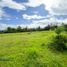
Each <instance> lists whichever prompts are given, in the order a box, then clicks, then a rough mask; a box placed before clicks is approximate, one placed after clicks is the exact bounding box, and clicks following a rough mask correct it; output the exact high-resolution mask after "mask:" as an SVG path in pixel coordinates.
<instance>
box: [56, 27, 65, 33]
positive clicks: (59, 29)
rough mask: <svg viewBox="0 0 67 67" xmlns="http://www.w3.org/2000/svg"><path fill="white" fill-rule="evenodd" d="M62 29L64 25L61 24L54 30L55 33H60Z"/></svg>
mask: <svg viewBox="0 0 67 67" xmlns="http://www.w3.org/2000/svg"><path fill="white" fill-rule="evenodd" d="M63 31H64V27H63V26H60V27H58V28H57V29H56V30H55V32H56V34H60V33H61V32H63Z"/></svg>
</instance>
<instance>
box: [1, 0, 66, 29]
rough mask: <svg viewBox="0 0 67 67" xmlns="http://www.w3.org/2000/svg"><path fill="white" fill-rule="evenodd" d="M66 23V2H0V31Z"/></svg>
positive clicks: (44, 0)
mask: <svg viewBox="0 0 67 67" xmlns="http://www.w3.org/2000/svg"><path fill="white" fill-rule="evenodd" d="M56 22H57V23H62V22H64V23H67V0H0V29H5V28H6V27H8V26H11V27H17V26H18V25H20V26H22V27H25V26H28V27H37V26H41V27H44V26H45V25H47V24H50V23H56Z"/></svg>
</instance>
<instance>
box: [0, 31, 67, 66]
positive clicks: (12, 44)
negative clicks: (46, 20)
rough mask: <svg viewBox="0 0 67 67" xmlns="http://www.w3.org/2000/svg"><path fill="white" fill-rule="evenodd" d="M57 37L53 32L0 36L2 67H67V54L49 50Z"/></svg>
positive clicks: (0, 64)
mask: <svg viewBox="0 0 67 67" xmlns="http://www.w3.org/2000/svg"><path fill="white" fill-rule="evenodd" d="M55 35H56V34H55V32H53V31H41V32H31V33H29V32H25V33H9V34H0V67H67V52H63V53H60V52H58V53H55V52H52V51H51V50H50V49H49V48H48V45H47V44H48V43H49V42H50V41H51V40H52V38H53V37H54V36H55Z"/></svg>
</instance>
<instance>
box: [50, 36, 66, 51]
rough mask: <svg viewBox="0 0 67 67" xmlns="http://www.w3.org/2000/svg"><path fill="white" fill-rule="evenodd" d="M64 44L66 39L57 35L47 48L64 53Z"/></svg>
mask: <svg viewBox="0 0 67 67" xmlns="http://www.w3.org/2000/svg"><path fill="white" fill-rule="evenodd" d="M66 42H67V39H66V38H64V37H63V36H62V35H57V36H56V37H55V38H54V39H53V41H52V42H51V43H50V45H49V47H50V48H51V49H52V50H55V51H64V50H66Z"/></svg>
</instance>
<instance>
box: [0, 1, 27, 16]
mask: <svg viewBox="0 0 67 67" xmlns="http://www.w3.org/2000/svg"><path fill="white" fill-rule="evenodd" d="M3 7H8V8H12V9H16V10H17V11H18V10H25V9H26V8H25V6H24V5H22V4H19V3H17V2H15V1H13V0H1V1H0V17H2V16H4V15H5V14H6V13H5V11H4V10H3Z"/></svg>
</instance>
